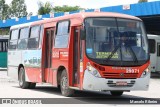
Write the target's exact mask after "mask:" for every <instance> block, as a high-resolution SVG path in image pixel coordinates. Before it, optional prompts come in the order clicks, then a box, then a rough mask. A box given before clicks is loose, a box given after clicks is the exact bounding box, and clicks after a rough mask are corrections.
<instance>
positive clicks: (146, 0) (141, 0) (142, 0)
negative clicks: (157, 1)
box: [138, 0, 148, 3]
mask: <svg viewBox="0 0 160 107" xmlns="http://www.w3.org/2000/svg"><path fill="white" fill-rule="evenodd" d="M143 2H148V0H139V1H138V3H143Z"/></svg>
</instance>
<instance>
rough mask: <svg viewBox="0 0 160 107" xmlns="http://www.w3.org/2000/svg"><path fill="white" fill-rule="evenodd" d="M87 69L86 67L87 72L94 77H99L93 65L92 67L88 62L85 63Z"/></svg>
mask: <svg viewBox="0 0 160 107" xmlns="http://www.w3.org/2000/svg"><path fill="white" fill-rule="evenodd" d="M87 69H88V72H89V73H91V74H92V75H94V76H95V77H101V75H100V74H99V72H98V71H97V70H96V69H95V68H94V67H92V66H91V64H90V63H88V64H87Z"/></svg>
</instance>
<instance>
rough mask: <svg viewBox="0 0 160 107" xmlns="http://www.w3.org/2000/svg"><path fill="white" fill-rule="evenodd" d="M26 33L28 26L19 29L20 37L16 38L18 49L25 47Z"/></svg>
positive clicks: (27, 32)
mask: <svg viewBox="0 0 160 107" xmlns="http://www.w3.org/2000/svg"><path fill="white" fill-rule="evenodd" d="M28 34H29V28H28V27H27V28H22V29H21V30H20V38H19V40H18V49H26V48H27V42H28Z"/></svg>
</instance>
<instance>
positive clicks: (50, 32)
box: [42, 28, 55, 84]
mask: <svg viewBox="0 0 160 107" xmlns="http://www.w3.org/2000/svg"><path fill="white" fill-rule="evenodd" d="M54 31H55V30H54V28H49V29H46V32H45V35H46V36H45V39H44V40H45V42H44V43H45V45H44V47H45V48H44V56H42V57H44V63H43V65H44V75H43V76H44V81H45V82H47V83H51V84H53V81H54V80H53V72H52V70H51V68H52V46H53V36H54Z"/></svg>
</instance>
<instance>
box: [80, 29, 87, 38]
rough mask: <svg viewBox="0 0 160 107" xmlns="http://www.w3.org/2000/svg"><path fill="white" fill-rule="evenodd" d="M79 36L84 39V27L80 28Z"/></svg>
mask: <svg viewBox="0 0 160 107" xmlns="http://www.w3.org/2000/svg"><path fill="white" fill-rule="evenodd" d="M80 38H81V40H85V39H86V34H85V30H84V29H81V30H80Z"/></svg>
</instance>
